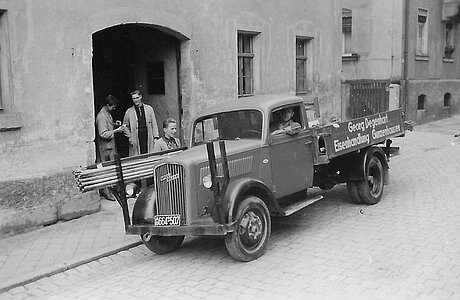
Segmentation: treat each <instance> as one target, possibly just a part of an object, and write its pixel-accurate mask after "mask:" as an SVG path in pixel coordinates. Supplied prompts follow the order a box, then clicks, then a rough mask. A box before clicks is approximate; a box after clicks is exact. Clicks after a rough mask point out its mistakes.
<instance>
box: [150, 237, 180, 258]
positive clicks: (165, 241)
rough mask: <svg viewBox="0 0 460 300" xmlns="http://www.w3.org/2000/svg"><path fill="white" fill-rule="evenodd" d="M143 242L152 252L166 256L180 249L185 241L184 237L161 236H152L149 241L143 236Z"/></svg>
mask: <svg viewBox="0 0 460 300" xmlns="http://www.w3.org/2000/svg"><path fill="white" fill-rule="evenodd" d="M141 238H142V241H143V242H144V244H145V246H146V247H147V248H149V250H150V251H152V252H154V253H156V254H165V253H169V252H173V251H175V250H177V249H179V247H180V245H181V244H182V242H183V241H184V238H185V236H184V235H178V236H159V235H152V236H150V239H149V240H147V239H145V238H144V236H143V235H141Z"/></svg>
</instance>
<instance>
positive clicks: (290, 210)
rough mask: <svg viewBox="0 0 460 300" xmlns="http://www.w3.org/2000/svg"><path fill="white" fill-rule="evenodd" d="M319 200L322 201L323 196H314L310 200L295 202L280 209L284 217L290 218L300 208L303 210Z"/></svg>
mask: <svg viewBox="0 0 460 300" xmlns="http://www.w3.org/2000/svg"><path fill="white" fill-rule="evenodd" d="M321 199H323V196H322V195H319V196H314V197H312V198H306V199H304V200H300V201H296V202H294V203H290V204H288V205H287V206H283V207H282V208H283V210H284V216H286V217H287V216H290V215H292V214H293V213H295V212H296V211H299V210H301V209H302V208H305V207H307V206H308V205H310V204H313V203H315V202H316V201H318V200H321Z"/></svg>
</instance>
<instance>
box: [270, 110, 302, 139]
mask: <svg viewBox="0 0 460 300" xmlns="http://www.w3.org/2000/svg"><path fill="white" fill-rule="evenodd" d="M276 116H278V118H277V120H274V122H273V123H272V126H270V127H271V129H270V132H271V134H279V133H282V132H285V133H287V134H295V133H296V132H297V131H298V129H299V128H300V124H299V123H297V122H294V121H293V120H292V117H293V116H294V109H293V108H292V107H287V108H284V109H282V110H281V111H279V112H277V113H275V117H276Z"/></svg>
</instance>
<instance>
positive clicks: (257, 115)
mask: <svg viewBox="0 0 460 300" xmlns="http://www.w3.org/2000/svg"><path fill="white" fill-rule="evenodd" d="M193 135H194V137H193V145H194V146H195V145H199V144H203V143H206V142H208V141H214V140H238V139H256V140H260V139H261V138H262V113H261V112H260V111H257V110H240V111H232V112H225V113H219V114H214V115H210V116H206V117H203V118H200V119H198V120H197V121H196V122H195V124H194V133H193Z"/></svg>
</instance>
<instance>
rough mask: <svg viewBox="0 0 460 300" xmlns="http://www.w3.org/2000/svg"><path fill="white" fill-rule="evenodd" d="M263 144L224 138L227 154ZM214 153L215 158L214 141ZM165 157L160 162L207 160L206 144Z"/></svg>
mask: <svg viewBox="0 0 460 300" xmlns="http://www.w3.org/2000/svg"><path fill="white" fill-rule="evenodd" d="M263 145H264V143H263V142H262V141H260V140H249V139H244V140H226V141H225V148H226V151H227V156H231V155H232V154H234V153H242V152H245V151H249V150H253V149H256V148H260V147H262V146H263ZM214 153H215V155H216V158H219V157H220V149H219V143H218V142H214ZM163 156H164V157H165V158H164V160H162V161H161V162H162V163H164V162H168V163H182V164H185V165H189V164H194V163H200V162H204V161H208V153H207V150H206V145H205V144H203V145H198V146H195V147H192V148H189V149H187V150H184V151H182V152H178V153H172V154H164V155H163Z"/></svg>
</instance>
